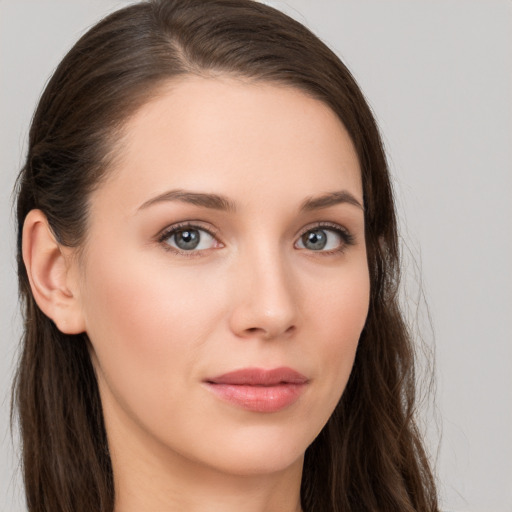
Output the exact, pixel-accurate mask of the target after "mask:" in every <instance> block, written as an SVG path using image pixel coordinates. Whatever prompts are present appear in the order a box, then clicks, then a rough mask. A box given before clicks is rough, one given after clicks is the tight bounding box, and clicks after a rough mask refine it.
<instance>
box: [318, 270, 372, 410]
mask: <svg viewBox="0 0 512 512" xmlns="http://www.w3.org/2000/svg"><path fill="white" fill-rule="evenodd" d="M369 294H370V283H369V275H368V269H367V267H366V265H362V264H361V265H358V266H355V267H352V268H351V269H350V271H347V272H343V273H340V275H339V276H337V277H336V278H335V279H332V280H331V282H330V285H329V286H328V287H327V289H326V291H325V293H323V294H318V295H317V296H316V297H315V300H314V301H312V303H311V307H310V311H312V312H316V317H317V318H318V319H317V321H316V322H314V321H311V324H312V325H314V328H315V330H316V336H315V339H316V341H317V344H316V346H313V347H310V350H312V353H311V357H316V358H319V359H320V361H319V364H318V368H321V369H322V370H321V371H322V383H323V386H324V392H325V394H326V396H329V395H330V396H331V399H330V407H332V408H334V407H335V405H336V403H337V402H338V400H339V398H340V396H341V394H342V392H343V390H344V388H345V385H346V383H347V381H348V378H349V376H350V372H351V370H352V366H353V363H354V358H355V354H356V350H357V345H358V342H359V337H360V335H361V332H362V330H363V327H364V325H365V322H366V317H367V314H368V306H369Z"/></svg>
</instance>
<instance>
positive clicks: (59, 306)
mask: <svg viewBox="0 0 512 512" xmlns="http://www.w3.org/2000/svg"><path fill="white" fill-rule="evenodd" d="M22 252H23V261H24V263H25V267H26V269H27V274H28V278H29V281H30V287H31V288H32V294H33V296H34V299H35V301H36V302H37V305H38V306H39V308H40V309H41V311H42V312H43V313H44V314H45V315H46V316H48V317H49V318H51V319H52V320H53V321H54V323H55V325H56V326H57V328H58V329H59V330H60V331H61V332H63V333H65V334H79V333H81V332H84V330H85V322H84V317H83V313H82V308H81V303H80V300H79V299H80V294H79V288H78V279H77V276H78V272H77V270H78V269H77V268H76V261H75V258H74V257H73V252H72V249H70V248H69V247H63V246H61V245H60V244H59V243H58V242H57V240H56V239H55V236H54V235H53V232H52V230H51V229H50V226H49V224H48V220H47V218H46V215H45V214H44V213H43V212H42V211H41V210H31V211H30V212H29V213H28V215H27V217H26V219H25V223H24V225H23V239H22Z"/></svg>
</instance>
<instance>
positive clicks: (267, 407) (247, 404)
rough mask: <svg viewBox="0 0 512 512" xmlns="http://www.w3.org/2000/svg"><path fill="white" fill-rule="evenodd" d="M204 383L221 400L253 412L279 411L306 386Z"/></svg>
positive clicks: (288, 404) (297, 397)
mask: <svg viewBox="0 0 512 512" xmlns="http://www.w3.org/2000/svg"><path fill="white" fill-rule="evenodd" d="M206 385H207V387H208V388H209V389H210V391H212V392H213V393H214V394H215V395H217V396H218V397H220V398H222V399H223V400H226V401H227V402H231V403H232V404H235V405H237V406H239V407H242V408H243V409H246V410H248V411H253V412H278V411H281V410H282V409H285V408H287V407H289V406H290V405H292V404H293V403H295V402H296V401H297V400H298V399H299V397H300V395H301V394H302V393H303V391H304V390H305V388H306V384H305V383H304V384H288V383H283V384H276V385H275V386H252V385H245V384H216V383H211V382H208V383H206Z"/></svg>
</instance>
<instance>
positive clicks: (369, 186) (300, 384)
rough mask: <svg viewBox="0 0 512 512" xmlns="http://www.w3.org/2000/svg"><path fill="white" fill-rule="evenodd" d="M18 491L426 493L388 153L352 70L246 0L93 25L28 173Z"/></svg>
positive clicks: (109, 506)
mask: <svg viewBox="0 0 512 512" xmlns="http://www.w3.org/2000/svg"><path fill="white" fill-rule="evenodd" d="M18 228H19V244H18V263H19V276H20V290H21V295H22V297H23V299H24V304H25V334H24V348H23V354H22V358H21V361H20V365H19V369H18V374H17V379H16V383H15V401H16V406H17V409H18V413H19V418H20V425H21V429H22V439H23V464H24V477H25V487H26V495H27V502H28V506H29V510H30V511H42V510H52V511H82V510H83V511H85V510H87V511H90V510H98V511H107V510H108V511H112V510H114V511H116V512H120V511H123V512H127V511H131V510H138V511H142V510H162V511H167V510H168V511H174V510H193V511H201V510H208V511H212V510H222V511H230V510H245V511H255V512H256V511H284V512H287V511H294V512H295V511H298V510H303V511H304V512H306V511H307V512H312V511H341V510H343V511H350V510H357V511H362V510H368V511H370V510H381V511H386V510H389V511H396V510H400V511H435V510H437V504H436V496H435V489H434V483H433V479H432V476H431V472H430V469H429V465H428V461H427V458H426V456H425V453H424V450H423V447H422V442H421V439H420V437H419V435H418V432H417V430H416V427H415V423H414V418H413V411H414V373H413V358H412V347H411V340H410V338H409V336H408V333H407V330H406V327H405V325H404V323H403V321H402V317H401V315H400V311H399V308H398V305H397V296H396V294H397V290H396V287H397V282H398V270H399V263H398V248H397V233H396V222H395V215H394V207H393V200H392V195H391V188H390V184H389V176H388V171H387V167H386V161H385V157H384V152H383V148H382V144H381V141H380V137H379V134H378V131H377V128H376V124H375V121H374V119H373V117H372V114H371V112H370V110H369V108H368V106H367V104H366V102H365V100H364V98H363V96H362V94H361V92H360V90H359V88H358V87H357V85H356V84H355V82H354V80H353V78H352V77H351V75H350V73H349V71H348V70H347V69H346V68H345V66H344V65H343V64H342V63H341V62H340V61H339V59H338V58H337V57H336V56H335V55H334V54H333V53H332V52H331V51H330V50H329V49H327V48H326V47H325V45H323V44H322V43H321V42H320V41H319V40H318V39H317V38H316V37H315V36H313V35H312V34H311V33H310V32H309V31H308V30H307V29H305V28H304V27H303V26H301V25H300V24H298V23H297V22H295V21H293V20H291V19H290V18H288V17H287V16H285V15H284V14H282V13H280V12H278V11H276V10H274V9H272V8H270V7H267V6H264V5H261V4H259V3H255V2H252V1H239V0H212V1H209V2H204V1H199V0H157V1H152V2H143V3H139V4H136V5H133V6H130V7H127V8H125V9H122V10H120V11H118V12H116V13H114V14H112V15H111V16H109V17H108V18H106V19H105V20H103V21H102V22H100V23H99V24H98V25H97V26H95V27H93V28H92V29H91V30H90V31H89V32H88V33H87V34H86V35H85V36H84V37H83V38H82V39H81V40H80V41H79V42H78V43H77V44H76V45H75V47H74V48H73V49H72V50H71V51H70V52H69V54H68V55H67V56H66V57H65V58H64V60H63V61H62V63H61V64H60V66H59V67H58V69H57V71H56V72H55V74H54V76H53V78H52V79H51V81H50V82H49V84H48V86H47V88H46V90H45V92H44V94H43V96H42V98H41V101H40V104H39V106H38V108H37V111H36V113H35V116H34V119H33V123H32V128H31V131H30V140H29V151H28V156H27V160H26V163H25V166H24V167H23V169H22V172H21V174H20V177H19V180H18Z"/></svg>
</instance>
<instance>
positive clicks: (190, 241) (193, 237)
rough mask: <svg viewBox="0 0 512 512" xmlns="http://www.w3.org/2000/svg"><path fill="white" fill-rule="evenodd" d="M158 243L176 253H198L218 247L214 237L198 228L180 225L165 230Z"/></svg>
mask: <svg viewBox="0 0 512 512" xmlns="http://www.w3.org/2000/svg"><path fill="white" fill-rule="evenodd" d="M159 241H160V242H161V243H163V244H165V245H166V246H168V247H167V248H168V249H174V250H175V251H177V252H198V251H204V250H206V249H212V248H214V247H217V246H218V245H219V242H218V241H217V240H216V238H215V236H214V235H213V234H212V233H210V232H209V231H207V230H206V229H203V228H200V227H198V226H191V225H186V226H183V225H180V226H173V227H171V228H169V229H167V230H166V231H165V232H164V233H162V236H161V237H160V238H159Z"/></svg>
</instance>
